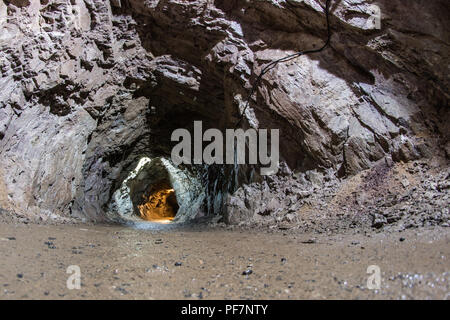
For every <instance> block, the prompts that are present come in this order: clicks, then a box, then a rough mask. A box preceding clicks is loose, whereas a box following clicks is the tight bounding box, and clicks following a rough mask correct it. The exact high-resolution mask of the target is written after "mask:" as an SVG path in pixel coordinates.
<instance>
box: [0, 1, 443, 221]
mask: <svg viewBox="0 0 450 320" xmlns="http://www.w3.org/2000/svg"><path fill="white" fill-rule="evenodd" d="M373 4H376V5H377V6H379V7H380V9H381V12H382V20H381V29H380V30H377V29H371V28H369V27H368V25H367V20H368V19H369V18H370V15H369V9H370V8H371V5H373ZM323 11H324V1H319V0H304V1H303V2H301V3H300V2H299V1H283V0H278V1H221V0H216V1H209V0H195V1H175V0H159V1H156V0H146V1H140V0H112V1H103V0H71V1H69V0H54V1H52V0H46V1H39V0H2V1H0V74H1V78H0V163H1V165H0V208H1V209H2V210H4V211H8V212H12V213H14V214H15V215H17V216H21V217H26V218H33V217H37V218H38V219H41V220H48V219H50V220H51V219H69V218H82V219H86V220H94V221H104V220H107V219H108V214H109V213H110V212H109V209H108V208H109V205H110V202H111V199H112V197H113V194H114V192H115V191H116V190H118V189H119V188H120V186H121V185H122V183H123V181H124V180H125V179H126V177H127V176H128V174H129V173H130V172H131V171H132V170H134V168H135V167H136V165H137V163H138V161H139V160H140V159H141V158H142V157H143V156H147V157H150V158H154V157H161V156H166V157H167V156H168V155H169V156H170V148H171V145H170V134H171V132H172V131H173V130H174V129H176V128H188V129H189V128H191V127H192V124H193V121H194V120H202V121H203V123H204V127H216V128H219V129H224V128H229V127H232V126H233V125H234V124H235V123H236V122H237V121H238V116H239V114H240V112H242V110H243V108H244V105H245V102H246V99H247V96H248V92H249V91H250V89H251V84H252V83H253V82H254V81H255V79H256V77H257V75H258V74H259V72H260V71H261V69H262V68H263V67H264V66H265V65H266V64H267V63H268V62H270V61H272V60H274V59H277V58H280V57H283V56H285V55H287V54H290V53H294V52H296V51H299V50H305V49H313V48H318V47H320V46H322V44H323V43H324V40H325V39H326V35H327V34H326V21H325V15H324V14H323ZM448 17H449V10H448V3H447V1H445V0H434V1H408V2H405V1H400V0H395V1H392V0H377V1H368V0H346V1H332V5H331V12H330V22H331V29H332V38H331V44H330V47H328V48H327V49H326V50H324V51H322V52H320V53H315V54H310V55H304V56H301V57H299V58H296V59H294V60H291V61H289V62H286V63H282V64H279V65H278V66H277V67H275V68H274V69H272V70H271V71H269V72H268V73H267V74H266V75H265V76H264V77H263V79H262V82H261V84H260V86H259V87H258V89H257V90H256V93H255V95H254V96H253V97H252V98H251V101H250V107H249V108H248V109H247V110H246V112H245V115H244V121H243V122H242V126H243V127H244V128H250V127H253V128H279V129H280V156H281V160H282V161H281V163H280V170H279V173H278V175H277V176H273V177H268V178H263V177H260V176H258V175H257V174H254V172H255V170H254V168H252V167H249V166H241V167H239V168H237V169H236V168H233V167H230V166H223V167H214V166H210V167H208V166H192V167H183V168H180V170H182V171H183V172H184V174H186V175H190V176H194V177H195V179H197V180H198V181H201V185H203V186H204V193H201V192H199V193H198V195H199V196H198V197H195V199H191V201H192V203H201V205H199V206H198V207H199V209H198V210H197V211H198V213H197V216H198V217H203V216H221V217H223V221H225V222H227V223H236V224H238V223H242V222H246V223H247V222H249V223H258V224H260V223H269V224H275V225H277V226H280V225H282V224H283V223H291V224H292V223H296V224H297V226H299V225H301V223H300V222H299V221H300V220H302V219H303V216H302V212H311V211H314V212H315V214H317V215H321V214H322V212H326V210H325V209H324V208H323V207H326V206H328V207H329V206H331V205H333V204H337V203H339V201H341V200H342V199H345V197H344V194H345V195H346V196H349V197H353V196H351V193H348V189H349V188H350V187H349V186H350V185H351V186H352V188H354V190H359V191H360V192H362V191H361V190H364V192H365V193H364V192H362V193H364V195H363V196H362V197H363V198H364V199H357V200H356V201H359V202H358V204H357V205H354V206H353V207H352V208H351V210H350V209H349V211H348V214H349V215H351V214H355V212H356V213H361V212H362V213H364V218H361V219H360V220H358V221H366V220H367V223H369V224H372V223H373V224H374V226H380V225H382V226H383V225H386V224H388V222H389V221H391V222H396V221H399V220H401V219H400V218H401V216H402V215H401V214H399V212H411V211H414V210H415V209H414V208H412V209H411V210H409V209H405V210H403V211H402V210H401V208H397V207H396V208H395V209H393V210H394V211H395V212H393V213H392V214H391V215H389V214H387V216H385V215H383V213H380V212H377V210H378V211H379V210H380V208H381V207H382V206H385V205H387V206H389V207H391V205H389V204H387V203H386V202H385V201H387V202H389V201H391V200H386V199H388V198H389V193H388V191H390V192H392V190H393V189H392V190H391V189H389V188H390V187H392V186H393V185H395V186H396V187H398V188H400V187H402V188H403V189H402V190H403V191H404V192H406V193H407V192H411V193H409V198H407V197H406V196H405V197H406V198H401V199H400V200H399V203H403V202H404V201H406V203H408V205H409V206H410V208H411V206H412V205H413V204H414V203H412V204H411V203H410V202H411V201H413V200H414V198H415V197H419V198H420V199H418V200H417V203H419V204H420V203H422V204H420V206H419V207H418V208H419V209H418V210H419V211H420V214H421V216H420V217H421V218H420V219H422V218H423V220H420V219H419V218H418V220H417V221H416V220H414V219H412V220H410V221H416V222H417V223H416V222H414V223H416V224H418V225H421V224H425V225H426V224H427V223H432V224H448V214H449V213H448V210H447V211H442V210H441V211H439V213H437V210H438V208H440V205H444V206H445V203H448V196H449V191H448V190H449V189H448V183H447V184H446V186H441V185H440V187H436V188H434V189H430V190H428V191H429V192H430V193H429V194H426V192H425V193H421V192H419V191H420V190H421V189H420V188H422V187H423V188H425V189H427V188H430V185H434V183H436V184H437V185H439V183H444V184H445V183H446V182H445V181H448V179H449V176H448V173H447V172H448V167H449V157H450V142H449V133H450V128H449V125H450V124H449V123H450V121H449V120H450V118H449V110H450V109H449V108H448V98H449V91H448V87H449V83H448V82H449V79H448V66H449V63H450V61H449V57H450V55H449V32H448V28H447V21H448ZM425 164H427V165H428V167H426V166H425ZM380 168H385V169H380ZM411 168H412V169H411ZM414 168H416V169H414ZM410 169H411V170H417V172H416V176H417V179H416V178H414V179H413V180H414V181H412V182H411V183H410V184H409V185H407V184H404V185H402V186H400V185H398V183H399V182H402V181H403V180H404V179H405V178H403V177H402V176H401V175H402V172H403V170H410ZM397 171H398V172H397ZM383 172H385V173H383ZM405 172H406V173H405V174H407V171H405ZM363 176H365V177H368V178H367V179H366V178H363ZM385 176H388V177H390V178H389V179H390V180H387V181H384V180H383V177H385ZM380 177H381V178H380ZM408 177H409V176H408ZM364 179H366V180H364ZM396 179H398V180H396ZM421 179H422V180H423V181H420V180H421ZM442 181H444V182H442ZM388 182H389V183H390V182H392V183H393V184H392V185H391V184H388ZM383 183H385V185H383ZM405 185H406V187H405ZM364 186H365V188H366V189H363V188H362V187H364ZM383 186H388V187H389V188H387V187H386V188H384V187H383ZM360 187H361V188H360ZM414 187H416V188H419V189H416V191H408V190H410V189H412V188H414ZM377 188H378V189H377ZM383 188H384V189H383ZM392 188H393V187H392ZM388 189H389V190H388ZM404 189H406V190H404ZM374 190H378V191H379V190H384V191H383V192H385V193H380V194H379V195H380V197H379V198H376V196H378V195H374V194H371V193H370V192H374ZM417 190H419V191H417ZM403 191H402V192H403ZM380 192H381V191H380ZM414 192H416V193H417V194H416V195H415V194H414ZM200 194H202V195H200ZM336 194H338V195H339V197H336ZM399 194H400V193H397V195H399ZM371 196H373V197H375V198H376V199H375V198H374V200H373V199H372V200H373V202H374V203H372V204H369V202H370V201H372V200H370V199H369V198H370V197H371ZM333 197H334V199H333ZM315 198H317V199H315ZM302 199H304V200H302ZM327 199H330V200H327ZM352 199H353V198H352ZM368 199H369V200H368ZM380 199H384V200H380ZM416 199H417V198H416ZM353 200H354V199H353ZM353 200H352V201H353ZM422 200H423V201H422ZM333 201H334V202H333ZM364 201H366V202H364ZM367 201H368V202H367ZM377 201H382V202H380V203H377ZM408 201H409V202H408ZM421 201H422V202H421ZM364 203H366V205H364ZM347 204H348V207H351V204H352V202H349V203H347ZM360 204H363V205H361V206H362V207H359V206H360ZM370 206H372V207H373V209H370ZM412 207H414V206H412ZM311 208H312V209H311ZM339 208H342V206H341V207H339ZM322 209H324V210H325V211H321V210H322ZM422 209H423V210H422ZM341 211H342V210H341ZM344 211H345V210H344ZM341 213H342V212H341ZM341 213H339V214H341ZM342 214H347V213H346V212H344V213H342ZM435 214H438V216H437V217H436V219H435V218H433V219H431V218H430V217H434V215H435ZM305 215H306V213H305ZM406 215H407V214H406ZM412 215H413V214H412ZM191 217H192V218H195V215H194V214H193V215H191ZM402 219H404V218H402ZM430 219H431V220H430ZM372 220H373V221H372ZM264 221H265V222H264ZM430 221H432V222H430ZM433 221H434V222H433ZM414 223H413V224H414ZM406 225H408V223H406Z"/></svg>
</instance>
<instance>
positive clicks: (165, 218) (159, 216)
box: [138, 181, 179, 223]
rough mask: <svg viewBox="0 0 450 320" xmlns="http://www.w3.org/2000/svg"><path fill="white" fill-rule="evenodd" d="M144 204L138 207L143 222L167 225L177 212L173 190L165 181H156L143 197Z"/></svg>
mask: <svg viewBox="0 0 450 320" xmlns="http://www.w3.org/2000/svg"><path fill="white" fill-rule="evenodd" d="M143 199H144V203H142V204H140V205H138V208H139V215H140V217H141V218H142V219H143V220H147V221H153V222H159V223H169V222H171V221H172V220H173V219H174V218H175V216H176V214H177V212H178V208H179V206H178V202H177V198H176V196H175V190H174V189H172V186H171V185H170V184H169V183H168V182H167V181H158V182H157V183H155V184H153V185H151V187H150V188H149V192H148V195H147V194H144V195H143Z"/></svg>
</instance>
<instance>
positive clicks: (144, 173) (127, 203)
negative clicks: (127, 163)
mask: <svg viewBox="0 0 450 320" xmlns="http://www.w3.org/2000/svg"><path fill="white" fill-rule="evenodd" d="M204 199H205V194H204V191H203V188H202V187H201V183H200V182H199V180H198V178H197V176H196V175H195V174H194V173H193V172H191V171H190V170H189V168H178V167H175V166H173V164H172V163H171V161H170V160H169V159H166V158H164V157H156V158H148V157H142V158H141V159H140V160H139V162H138V163H137V165H136V167H135V169H134V170H132V171H131V172H130V173H129V174H128V176H127V177H126V178H125V179H124V181H123V182H122V183H121V185H120V187H119V188H118V189H117V190H116V191H115V192H114V194H113V196H112V199H111V203H110V205H109V210H108V216H109V218H110V219H111V220H115V221H118V222H138V223H144V222H149V223H160V224H169V223H180V222H186V221H189V220H191V219H192V218H195V217H196V216H197V215H198V213H199V212H201V211H202V210H201V206H202V204H203V202H204Z"/></svg>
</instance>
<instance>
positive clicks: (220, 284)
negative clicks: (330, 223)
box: [0, 223, 450, 299]
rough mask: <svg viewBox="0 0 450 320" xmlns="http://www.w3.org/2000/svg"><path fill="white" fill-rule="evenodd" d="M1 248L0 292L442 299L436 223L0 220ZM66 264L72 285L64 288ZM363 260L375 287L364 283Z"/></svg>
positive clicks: (443, 259)
mask: <svg viewBox="0 0 450 320" xmlns="http://www.w3.org/2000/svg"><path fill="white" fill-rule="evenodd" d="M0 250H1V255H2V259H1V260H0V299H110V298H112V299H299V298H300V299H341V298H343V299H450V283H449V280H450V261H449V258H450V229H449V228H442V227H429V228H420V229H410V230H405V231H403V232H390V233H376V232H362V231H359V232H358V231H356V230H355V231H353V233H349V232H348V233H347V234H334V235H326V234H301V233H298V232H297V233H295V232H285V233H283V232H281V231H280V232H274V233H267V232H258V231H248V230H245V231H244V230H236V229H235V230H228V229H226V228H208V227H204V228H197V229H190V228H183V229H174V230H165V231H155V230H136V229H132V228H127V227H121V226H99V225H97V226H92V225H38V224H21V223H1V224H0ZM74 265H75V266H79V268H80V272H81V288H80V289H79V290H78V289H72V290H69V289H68V287H67V280H68V278H69V277H70V276H71V274H69V273H67V269H68V267H69V266H74ZM371 265H377V266H379V268H380V270H381V287H380V289H379V290H369V289H368V288H367V286H368V284H367V280H368V278H369V277H370V274H368V273H367V268H368V267H369V266H371ZM72 270H73V269H72ZM71 279H73V278H71ZM69 282H70V281H69ZM71 283H72V282H71Z"/></svg>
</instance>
